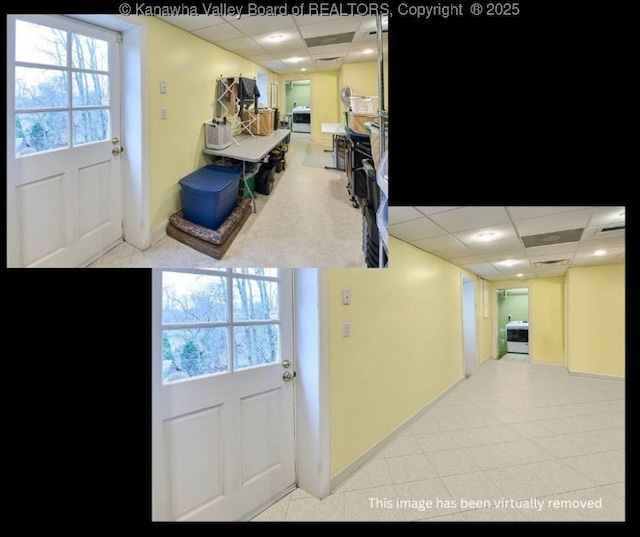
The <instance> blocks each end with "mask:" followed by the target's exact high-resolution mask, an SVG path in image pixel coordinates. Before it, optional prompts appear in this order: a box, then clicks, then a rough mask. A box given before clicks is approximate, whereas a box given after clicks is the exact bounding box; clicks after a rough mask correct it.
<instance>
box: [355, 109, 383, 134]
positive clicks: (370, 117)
mask: <svg viewBox="0 0 640 537" xmlns="http://www.w3.org/2000/svg"><path fill="white" fill-rule="evenodd" d="M377 119H378V115H377V114H358V113H356V112H349V128H350V129H351V130H353V131H355V132H357V133H359V134H366V135H368V134H369V132H368V131H367V129H366V128H365V126H364V124H365V123H367V122H372V121H376V120H377Z"/></svg>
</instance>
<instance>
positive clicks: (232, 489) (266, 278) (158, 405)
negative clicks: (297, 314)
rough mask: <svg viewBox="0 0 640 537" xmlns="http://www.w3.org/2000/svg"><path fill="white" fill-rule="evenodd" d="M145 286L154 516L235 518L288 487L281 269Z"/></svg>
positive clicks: (287, 289) (178, 274) (158, 275)
mask: <svg viewBox="0 0 640 537" xmlns="http://www.w3.org/2000/svg"><path fill="white" fill-rule="evenodd" d="M153 282H154V283H153V298H154V305H153V324H154V330H153V334H154V335H153V338H154V343H153V368H152V375H153V383H152V386H153V390H152V392H153V393H152V399H153V401H152V409H153V417H152V421H153V441H152V442H153V443H152V458H153V471H152V480H153V519H154V520H174V521H234V520H240V519H242V518H245V517H247V515H249V514H250V513H252V512H255V510H256V509H258V508H259V507H261V506H263V505H264V504H266V503H267V502H270V501H273V500H274V499H277V498H278V497H279V496H281V495H282V494H283V493H284V492H286V491H288V490H290V489H292V488H293V485H294V483H295V454H294V407H293V392H294V390H293V382H294V381H293V380H285V378H284V377H283V375H285V374H286V373H289V374H291V375H293V363H291V365H289V366H288V367H284V366H286V365H287V364H286V363H285V360H288V361H290V362H293V356H292V355H293V345H292V333H293V327H292V305H293V304H292V278H291V271H290V270H282V269H279V270H276V269H228V270H196V269H194V270H188V271H174V270H171V271H169V270H166V271H161V270H154V276H153Z"/></svg>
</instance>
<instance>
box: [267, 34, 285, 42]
mask: <svg viewBox="0 0 640 537" xmlns="http://www.w3.org/2000/svg"><path fill="white" fill-rule="evenodd" d="M284 37H285V36H284V35H282V34H273V35H270V36H269V37H267V39H268V40H269V41H274V42H278V41H282V40H283V39H284Z"/></svg>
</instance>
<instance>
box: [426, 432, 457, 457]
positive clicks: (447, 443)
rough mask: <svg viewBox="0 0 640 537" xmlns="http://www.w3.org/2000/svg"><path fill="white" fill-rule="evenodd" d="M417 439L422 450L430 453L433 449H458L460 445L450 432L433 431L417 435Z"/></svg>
mask: <svg viewBox="0 0 640 537" xmlns="http://www.w3.org/2000/svg"><path fill="white" fill-rule="evenodd" d="M415 439H416V441H417V443H418V445H419V446H420V448H421V451H423V452H425V453H429V452H431V451H444V450H448V449H457V448H458V447H459V446H458V444H457V443H456V441H455V440H454V439H453V438H452V437H451V435H450V434H449V433H431V434H423V435H416V436H415Z"/></svg>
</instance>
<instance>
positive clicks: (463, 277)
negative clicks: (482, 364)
mask: <svg viewBox="0 0 640 537" xmlns="http://www.w3.org/2000/svg"><path fill="white" fill-rule="evenodd" d="M465 283H467V284H473V330H474V333H473V340H474V341H473V349H474V354H475V357H474V358H475V367H474V369H473V372H472V373H470V374H469V375H467V356H466V350H465V340H466V334H465V322H464V317H465V308H466V306H465V297H464V286H465ZM460 295H461V297H460V298H461V300H462V307H461V314H462V372H463V374H464V376H465V377H468V376H471V375H473V373H475V372H476V371H477V370H478V347H479V345H478V280H477V278H471V277H469V276H467V275H465V274H461V275H460Z"/></svg>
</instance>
